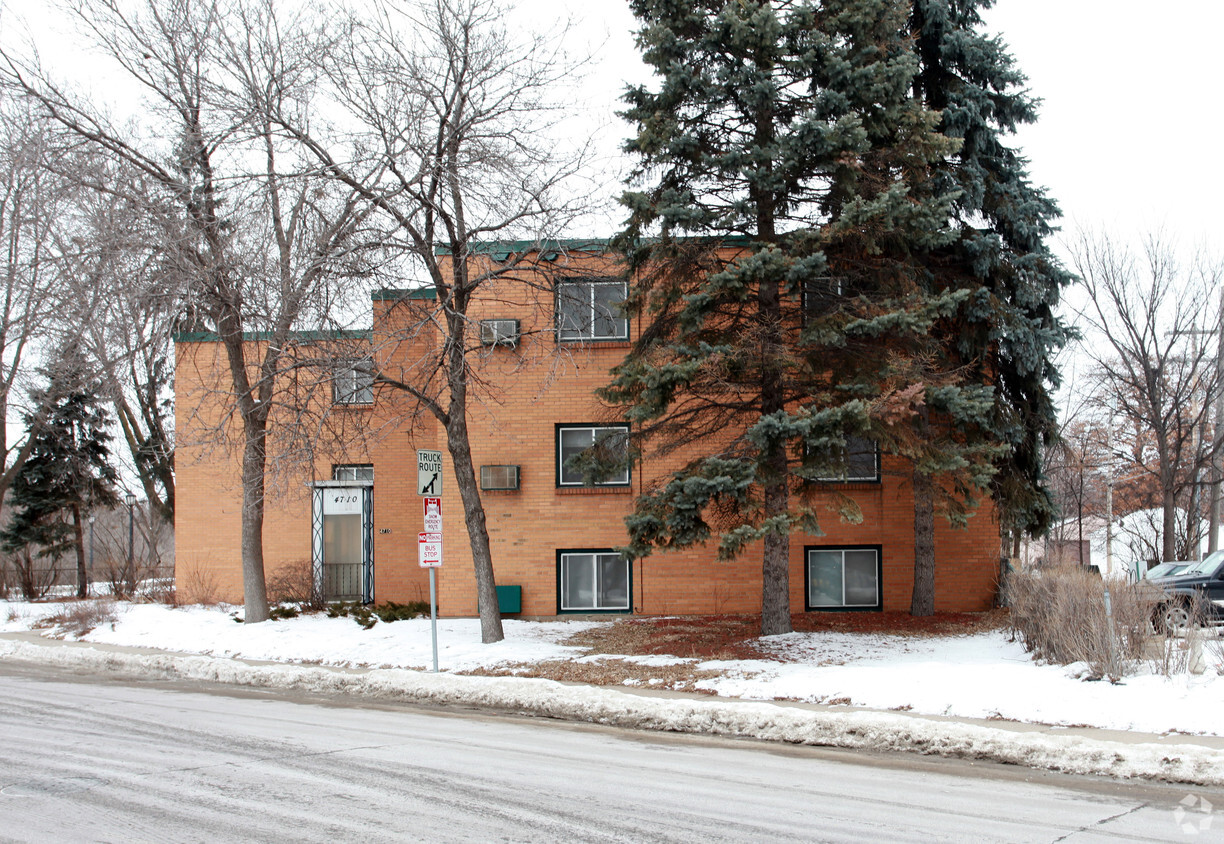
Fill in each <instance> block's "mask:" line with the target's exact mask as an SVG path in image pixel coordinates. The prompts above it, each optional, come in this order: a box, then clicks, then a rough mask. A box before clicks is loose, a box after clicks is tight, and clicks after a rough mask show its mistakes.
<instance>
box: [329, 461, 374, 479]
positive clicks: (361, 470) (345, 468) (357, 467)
mask: <svg viewBox="0 0 1224 844" xmlns="http://www.w3.org/2000/svg"><path fill="white" fill-rule="evenodd" d="M332 480H333V481H373V480H374V466H373V465H372V464H370V463H349V464H346V465H341V466H332Z"/></svg>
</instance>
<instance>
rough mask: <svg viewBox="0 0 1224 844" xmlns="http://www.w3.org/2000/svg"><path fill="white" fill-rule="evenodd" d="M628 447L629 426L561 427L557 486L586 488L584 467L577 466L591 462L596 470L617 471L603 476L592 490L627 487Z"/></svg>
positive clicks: (603, 473)
mask: <svg viewBox="0 0 1224 844" xmlns="http://www.w3.org/2000/svg"><path fill="white" fill-rule="evenodd" d="M628 446H629V426H628V425H606V426H598V425H558V426H557V486H586V485H587V484H586V482H585V479H584V477H583V476H584V474H585V472H584V471H583V467H582V466H580V465H576V464H579V463H581V462H583V461H584V459H585V458H590V465H592V466H595V465H598V466H602V467H607V466H613V467H615V468H613V469H612V470H611V471H610V472H608V471H607V470H606V469H605V470H604V471H602V472H600V478H599V480H596V481H592V484H591V485H592V486H627V485H628V484H629V462H628V460H627V459H626V456H627V450H628ZM618 464H623V465H618Z"/></svg>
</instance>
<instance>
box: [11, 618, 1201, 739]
mask: <svg viewBox="0 0 1224 844" xmlns="http://www.w3.org/2000/svg"><path fill="white" fill-rule="evenodd" d="M64 606H71V605H70V604H69V605H60V604H25V603H16V602H13V603H9V602H0V632H16V631H23V630H29V629H31V628H32V627H33V626H34V625H35V624H36V623H37V622H38V619H40V618H43V617H46V616H48V615H51V614H53V613H56V612H59V611H60V610H61V609H62V608H63V607H64ZM238 614H239V613H238V611H237V610H236V609H234V608H225V607H221V608H217V607H214V608H205V607H182V608H170V607H166V606H163V605H159V604H125V603H119V604H116V605H115V615H116V620H115V621H114V622H113V623H106V624H103V625H101V626H100V627H98V628H97V629H95V630H93V631H91V632H89V633H87V634H85V635H84V636H83V637H81V640H82V641H88V642H94V643H98V644H105V645H123V646H136V647H149V648H157V649H161V650H167V651H179V652H183V653H191V654H204V655H209V656H217V657H230V658H242V659H248V660H271V661H276V662H288V663H300V664H306V665H327V666H338V667H345V668H406V669H414V670H418V671H419V670H426V669H428V668H430V667H431V665H432V651H431V640H430V624H429V621H428V619H414V620H410V621H397V622H394V623H389V624H388V623H383V622H379V623H378V624H376V625H374V627H373V628H371V629H369V630H363V629H362V628H361V627H360V626H359V625H358V624H357V623H356V622H354V621H353V619H351V618H327V617H325V616H323V615H321V614H316V615H307V616H301V617H298V618H294V619H288V620H284V621H274V622H269V623H266V624H258V625H250V626H246V625H242V624H238V623H236V622H235V618H236V617H237V616H238ZM607 623H610V622H598V621H597V622H590V621H545V622H528V621H518V620H512V619H507V620H506V621H505V622H504V627H505V633H506V639H505V640H504V641H502V642H499V643H497V644H494V645H483V644H481V643H480V625H479V622H478V621H477V620H476V619H439V621H438V657H439V667H440V669H441V670H442V671H443V672H465V671H473V670H477V669H496V668H498V667H505V666H511V665H519V664H531V663H538V662H543V661H546V660H556V659H570V660H579V659H581V660H582V661H598V660H600V659H603V658H605V657H603V656H602V655H599V654H594V655H584V654H585V651H583V650H582V649H580V648H577V647H573V646H569V645H565V644H563V642H564V641H565V640H566V639H567V638H569V637H570V636H572V635H573V634H574V633H577V632H579V631H581V630H585V629H589V628H590V627H592V626H596V625H600V624H607ZM47 632H54V631H47ZM67 638H74V637H72V636H71V635H69V636H67ZM1222 644H1224V643H1219V642H1216V643H1209V645H1208V647H1207V648H1206V649H1205V652H1204V657H1205V659H1206V661H1207V663H1208V671H1207V672H1206V673H1205V674H1202V675H1199V676H1194V675H1186V674H1182V675H1179V676H1174V677H1171V678H1170V677H1162V676H1156V675H1152V674H1150V673H1148V674H1141V675H1139V676H1131V677H1127V678H1126V679H1125V680H1124V682H1122V683H1120V684H1116V685H1115V684H1111V683H1109V682H1107V681H1101V682H1090V681H1085V680H1083V679H1079V676H1078V675H1079V674H1080V673H1082V672H1081V671H1080V670H1078V669H1077V668H1076V667H1074V666H1054V665H1038V664H1035V663H1034V662H1033V661H1032V660H1031V659H1030V657H1029V655H1028V654H1027V653H1025V652H1024V649H1023V647H1022V646H1021V645H1020V644H1019V643H1018V642H1013V641H1010V637H1009V636H1008V634H1006V633H1004V632H1001V631H994V632H988V633H981V634H976V635H970V636H944V637H910V636H890V635H881V634H855V633H830V632H822V633H792V634H788V635H785V636H776V637H770V638H769V639H767V640H765V641H764V643H763V644H762V648H763V649H764V650H766V651H767V652H769V653H770V654H771V655H774V656H776V657H778V659H779V660H780V661H774V660H765V659H762V660H737V661H704V662H702V661H695V660H689V659H682V658H679V657H666V656H664V657H658V656H654V657H623V656H615V657H611V656H610V657H607V658H608V659H620V660H627V661H632V662H634V663H636V664H638V665H641V666H647V667H650V666H673V665H676V664H684V663H688V664H690V665H692V667H694V668H696V669H701V670H707V671H714V672H717V676H716V677H714V678H712V679H707V680H701V681H699V682H698V683H697V687H698V688H699V689H701V690H704V691H709V692H713V693H714V694H716V695H718V696H719V697H737V698H746V699H756V700H789V701H800V702H806V703H826V704H828V703H834V704H850V705H853V706H858V707H866V708H871V709H877V710H898V711H905V712H910V713H914V714H925V715H942V716H953V717H961V718H987V719H1007V720H1014V721H1024V722H1033V723H1041V724H1053V725H1063V726H1090V727H1101V728H1110V729H1119V730H1132V731H1141V732H1151V733H1168V732H1180V733H1189V734H1200V735H1224V720H1221V718H1220V715H1219V713H1220V712H1221V711H1224V676H1221V675H1222V674H1224V664H1222V663H1221V651H1222V650H1224V647H1221V645H1222Z"/></svg>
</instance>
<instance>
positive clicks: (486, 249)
mask: <svg viewBox="0 0 1224 844" xmlns="http://www.w3.org/2000/svg"><path fill="white" fill-rule="evenodd" d="M610 242H611V241H610V240H609V239H608V238H606V237H604V238H582V239H578V238H571V239H565V240H489V241H483V242H478V243H471V244H468V252H469V253H471V254H473V255H492V256H493V257H494V258H496V259H498V260H502V261H504V260H505V259H506V258H509V257H510V256H511V255H513V254H514V253H516V252H543V253H545V260H553V259H555V258H556V256H557V255H558V254H559V253H562V252H606V251H607V250H608V244H609V243H610ZM434 254H435V255H452V254H454V253H453V251H452V250H451V248H450V247H449V246H435V247H434Z"/></svg>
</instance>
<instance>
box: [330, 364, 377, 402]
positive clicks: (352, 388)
mask: <svg viewBox="0 0 1224 844" xmlns="http://www.w3.org/2000/svg"><path fill="white" fill-rule="evenodd" d="M332 400H333V401H335V403H336V404H373V403H374V362H373V361H372V360H370V359H369V358H364V359H362V360H350V361H345V362H344V363H342V364H340V365H339V366H338V367H336V374H335V377H334V378H333V380H332Z"/></svg>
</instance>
